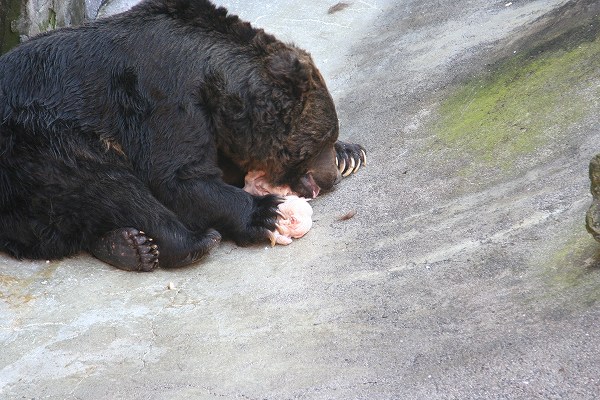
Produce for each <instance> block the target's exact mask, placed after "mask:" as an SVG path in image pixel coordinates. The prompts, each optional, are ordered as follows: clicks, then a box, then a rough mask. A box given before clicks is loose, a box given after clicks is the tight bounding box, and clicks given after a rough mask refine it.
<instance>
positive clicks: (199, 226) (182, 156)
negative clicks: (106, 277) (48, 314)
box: [0, 0, 339, 270]
mask: <svg viewBox="0 0 600 400" xmlns="http://www.w3.org/2000/svg"><path fill="white" fill-rule="evenodd" d="M337 136H338V123H337V116H336V113H335V108H334V105H333V101H332V100H331V97H330V95H329V93H328V91H327V88H326V86H325V83H324V82H323V79H322V78H321V75H320V74H319V72H318V70H317V69H316V67H315V66H314V64H313V62H312V60H311V58H310V56H309V55H308V54H307V53H306V52H304V51H302V50H300V49H298V48H296V47H294V46H292V45H286V44H283V43H281V42H279V41H277V40H276V39H275V38H274V37H273V36H271V35H268V34H266V33H264V32H263V31H262V30H256V29H254V28H252V27H251V26H250V25H249V24H248V23H245V22H242V21H240V20H239V19H238V18H237V17H235V16H229V15H227V12H226V10H225V9H223V8H216V7H214V6H213V5H212V4H211V3H210V2H209V1H206V0H149V1H145V2H143V3H141V4H139V5H137V6H135V7H134V8H133V9H132V10H130V11H128V12H125V13H123V14H120V15H116V16H113V17H109V18H107V19H103V20H98V21H95V22H91V23H88V24H86V25H83V26H81V27H78V28H66V29H60V30H56V31H53V32H50V33H47V34H43V35H40V36H38V37H35V38H33V39H31V40H29V41H27V42H25V43H23V44H22V45H20V46H18V47H17V48H15V49H13V50H12V51H10V52H8V53H7V54H5V55H4V56H3V57H1V58H0V250H3V251H6V252H8V253H10V254H12V255H13V256H15V257H19V258H21V257H28V258H44V259H50V258H60V257H64V256H68V255H71V254H74V253H77V252H79V251H81V250H88V251H92V252H93V253H94V254H96V255H99V254H100V255H99V257H100V258H101V259H104V260H105V261H107V262H110V263H112V264H114V265H117V266H118V267H120V268H124V269H142V270H145V269H152V268H153V266H154V265H155V264H156V262H155V260H154V259H152V257H151V256H148V257H149V261H147V262H146V264H144V265H142V264H143V263H142V264H139V263H141V262H138V261H131V260H139V259H140V257H142V256H144V257H146V256H147V255H148V254H150V253H148V251H147V248H144V249H143V251H142V252H141V253H140V249H139V248H137V246H138V245H137V244H135V243H136V240H137V239H136V238H137V237H138V236H140V237H142V238H144V240H146V238H148V239H150V238H153V239H154V242H153V243H155V244H156V245H157V246H158V251H157V253H159V254H160V255H158V262H159V263H160V266H162V267H171V266H179V265H183V264H186V263H191V262H193V261H195V260H197V259H198V258H200V257H201V256H202V255H204V254H206V253H207V252H208V251H209V250H210V249H211V248H212V247H214V245H215V244H216V243H218V241H219V240H220V236H219V234H218V233H216V232H215V231H214V229H216V230H217V231H218V232H220V233H221V234H223V235H224V236H225V237H228V238H231V239H233V240H235V241H236V242H237V243H239V244H244V245H245V244H252V243H257V242H260V241H264V240H266V238H267V237H268V231H269V230H273V229H274V223H275V221H276V216H277V215H276V208H277V204H278V203H279V202H280V199H279V198H277V197H276V196H266V197H253V196H251V195H249V194H248V193H246V192H244V191H243V190H242V189H241V188H239V187H236V186H234V185H230V184H228V183H239V181H240V176H237V177H235V178H232V179H229V178H226V179H227V182H228V183H226V182H225V181H224V180H223V171H222V169H221V167H222V166H223V165H229V166H230V167H231V168H232V169H234V170H236V171H237V172H238V174H241V175H243V174H245V173H246V172H247V171H248V170H250V169H262V170H265V171H267V173H268V177H269V179H270V180H271V181H272V183H274V184H289V185H290V186H292V188H294V189H295V190H296V191H297V192H299V193H300V194H304V195H310V194H311V193H314V190H313V189H314V187H311V186H310V184H307V183H306V182H307V177H311V178H313V179H312V180H310V182H316V184H317V185H318V186H319V187H320V188H323V189H329V188H331V187H332V186H333V184H334V183H335V182H337V180H339V173H337V170H336V169H335V165H334V161H333V159H334V158H335V151H334V143H335V142H336V140H337ZM313 186H314V183H313ZM311 190H313V191H312V192H311ZM137 230H142V231H144V233H143V234H142V235H138V234H136V233H135V232H137ZM132 232H133V233H132ZM99 241H100V242H99ZM139 241H142V239H139ZM113 242H114V243H115V246H114V247H115V248H118V249H119V250H118V251H120V253H118V254H117V250H115V253H114V254H108V255H104V254H105V253H106V252H108V253H110V248H111V247H110V246H111V245H110V243H113ZM99 243H101V244H99ZM144 243H145V242H144ZM106 246H108V247H106ZM107 249H108V250H107ZM121 253H123V254H122V256H121V255H120V254H121ZM125 253H127V254H125ZM140 254H142V256H140ZM152 254H154V253H152ZM148 257H147V258H148ZM142 258H143V257H142ZM136 263H138V264H139V265H137V264H136ZM133 264H136V265H133Z"/></svg>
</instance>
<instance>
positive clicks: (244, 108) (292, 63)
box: [199, 32, 341, 198]
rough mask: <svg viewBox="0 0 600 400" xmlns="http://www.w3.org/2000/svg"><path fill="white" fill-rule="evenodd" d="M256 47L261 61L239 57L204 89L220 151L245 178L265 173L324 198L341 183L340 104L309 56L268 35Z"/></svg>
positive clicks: (276, 182)
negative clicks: (337, 147) (338, 152)
mask: <svg viewBox="0 0 600 400" xmlns="http://www.w3.org/2000/svg"><path fill="white" fill-rule="evenodd" d="M261 38H262V39H261ZM265 38H266V39H265ZM259 39H260V40H262V41H263V42H265V43H256V42H257V41H259ZM254 46H255V47H260V48H261V51H260V52H259V53H258V54H260V57H254V58H251V59H246V58H245V57H239V58H238V59H237V62H236V63H235V66H234V67H231V68H232V69H231V70H229V71H225V72H224V73H223V72H220V73H217V74H212V75H211V76H210V77H209V79H207V80H206V81H204V82H203V83H202V88H203V90H202V93H201V96H200V101H199V104H201V105H202V106H203V107H204V108H205V110H206V111H208V112H210V114H211V116H212V121H213V124H214V126H215V128H216V129H215V130H216V132H217V134H216V136H217V137H216V140H217V144H218V147H219V151H220V152H221V153H222V154H224V155H225V156H226V157H227V158H228V159H229V160H231V161H232V162H233V163H234V164H235V165H237V167H238V168H240V169H241V170H242V171H243V172H248V171H253V170H259V171H264V172H265V179H266V180H267V181H268V182H269V183H270V184H271V185H273V186H283V185H287V186H290V187H291V188H292V190H293V191H294V192H295V193H297V194H298V195H299V196H302V197H309V198H311V197H316V196H317V195H318V194H319V192H321V191H322V190H323V191H327V190H330V189H332V188H333V186H334V185H335V184H336V183H337V182H339V181H340V179H341V176H340V172H339V171H338V169H337V166H336V162H335V157H336V153H335V149H334V144H335V142H336V141H337V138H338V134H339V125H338V117H337V113H336V110H335V105H334V103H333V99H332V98H331V95H330V94H329V91H328V90H327V86H326V85H325V81H324V80H323V77H322V76H321V74H320V72H319V70H318V69H317V68H316V66H315V65H314V63H313V61H312V58H311V57H310V55H309V54H308V53H306V52H305V51H303V50H301V49H299V48H297V47H295V46H293V45H285V44H283V43H281V42H279V41H276V40H274V39H273V38H272V37H270V36H269V35H266V34H263V33H262V32H260V33H259V34H257V36H256V38H255V39H254Z"/></svg>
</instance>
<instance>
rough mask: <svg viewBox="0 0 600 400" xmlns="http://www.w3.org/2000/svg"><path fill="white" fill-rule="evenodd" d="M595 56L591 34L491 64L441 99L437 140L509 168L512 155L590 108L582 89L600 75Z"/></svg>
mask: <svg viewBox="0 0 600 400" xmlns="http://www.w3.org/2000/svg"><path fill="white" fill-rule="evenodd" d="M565 37H568V35H566V36H565ZM599 59H600V39H599V38H598V37H597V35H596V37H594V38H593V39H591V40H589V39H588V40H587V41H583V40H582V41H581V42H579V43H577V44H573V43H569V45H568V46H564V45H563V46H561V45H557V44H556V43H553V45H551V46H547V47H545V48H537V49H535V50H533V51H532V52H530V53H528V54H523V55H516V56H514V57H512V58H510V59H509V60H507V61H504V62H502V63H500V64H498V65H496V66H495V67H493V72H490V73H489V74H488V75H487V76H484V77H479V78H477V79H474V80H472V81H470V82H467V83H466V84H464V86H462V87H461V88H460V89H458V90H457V91H456V92H455V93H453V94H452V95H451V96H450V97H448V98H447V99H446V100H445V101H444V102H443V103H442V105H441V107H440V119H439V120H438V121H437V122H436V124H435V126H434V131H435V134H436V137H437V139H438V142H441V143H443V144H444V145H445V146H447V147H450V148H453V149H459V150H460V152H461V154H463V153H467V154H470V155H472V157H471V158H473V159H475V160H479V161H481V162H483V163H486V164H489V165H493V166H497V167H502V168H506V167H510V166H511V165H512V163H513V161H514V159H515V158H516V157H518V156H521V155H524V154H528V153H532V152H534V151H536V149H538V148H539V147H540V146H544V145H545V144H546V143H548V141H550V140H553V138H556V137H557V136H558V135H561V134H563V132H565V131H566V128H567V127H568V126H570V125H571V124H573V123H576V122H577V121H579V120H580V119H581V118H582V117H583V116H584V115H586V113H588V112H589V111H590V109H591V107H593V104H591V103H590V102H589V100H587V98H586V94H585V93H584V91H585V90H586V89H588V86H589V81H590V80H591V79H593V78H598V77H599V76H600V68H599V67H598V62H597V61H598V60H599ZM594 90H595V92H596V93H595V94H597V95H600V91H599V90H598V88H597V87H596V88H595V89H594ZM587 96H589V94H587Z"/></svg>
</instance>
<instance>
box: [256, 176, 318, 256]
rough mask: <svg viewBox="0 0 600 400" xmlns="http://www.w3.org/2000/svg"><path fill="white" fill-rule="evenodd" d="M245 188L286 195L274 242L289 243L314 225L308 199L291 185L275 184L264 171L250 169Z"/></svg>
mask: <svg viewBox="0 0 600 400" xmlns="http://www.w3.org/2000/svg"><path fill="white" fill-rule="evenodd" d="M244 190H245V191H246V192H248V193H250V194H253V195H255V196H264V195H267V194H276V195H279V196H282V197H285V201H284V202H283V203H281V204H280V205H279V213H280V214H281V215H280V216H279V218H278V220H277V230H276V231H275V232H273V238H272V244H273V245H275V244H282V245H288V244H290V243H292V238H293V239H297V238H301V237H302V236H304V235H305V234H306V233H307V232H308V231H309V230H310V228H311V227H312V213H313V211H312V207H311V206H310V204H308V200H306V199H305V198H301V197H298V196H296V195H295V194H294V192H292V189H291V188H290V187H289V186H273V185H271V184H269V183H268V182H267V181H266V179H265V173H264V172H262V171H250V172H248V174H247V175H246V177H245V185H244Z"/></svg>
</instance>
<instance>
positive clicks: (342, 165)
mask: <svg viewBox="0 0 600 400" xmlns="http://www.w3.org/2000/svg"><path fill="white" fill-rule="evenodd" d="M335 152H336V156H335V165H336V166H337V168H338V170H339V171H340V173H341V174H342V176H343V177H347V176H348V175H351V174H355V173H356V172H358V170H359V169H360V168H361V167H362V166H366V165H367V152H366V151H365V149H364V148H363V147H362V146H361V145H358V144H351V143H344V142H340V141H338V142H336V143H335Z"/></svg>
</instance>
